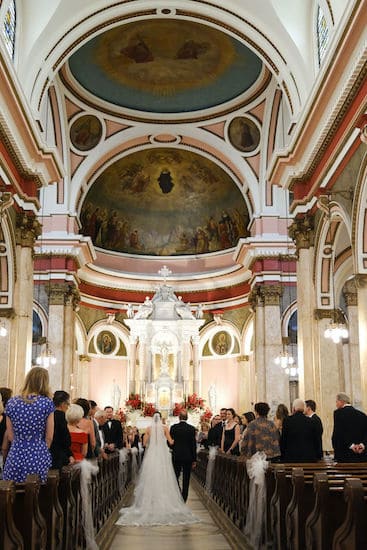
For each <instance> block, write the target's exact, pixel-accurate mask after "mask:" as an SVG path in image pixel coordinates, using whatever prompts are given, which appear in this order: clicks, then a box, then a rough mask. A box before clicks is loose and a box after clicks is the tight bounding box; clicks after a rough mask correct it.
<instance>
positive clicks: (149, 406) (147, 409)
mask: <svg viewBox="0 0 367 550" xmlns="http://www.w3.org/2000/svg"><path fill="white" fill-rule="evenodd" d="M155 412H157V409H156V408H155V406H154V405H153V403H145V405H144V408H143V415H144V416H153V414H154V413H155Z"/></svg>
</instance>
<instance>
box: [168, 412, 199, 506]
mask: <svg viewBox="0 0 367 550" xmlns="http://www.w3.org/2000/svg"><path fill="white" fill-rule="evenodd" d="M179 419H180V422H179V423H178V424H174V425H173V426H171V429H170V434H171V437H172V439H173V441H174V443H173V446H172V461H173V468H174V470H175V474H176V477H177V483H178V478H179V477H180V473H181V471H182V489H181V493H182V498H183V499H184V501H185V502H186V500H187V495H188V493H189V483H190V473H191V469H192V468H195V466H196V438H195V428H194V427H193V426H190V424H187V411H186V410H185V409H183V410H182V411H181V412H180V415H179Z"/></svg>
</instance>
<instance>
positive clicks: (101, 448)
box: [94, 410, 107, 458]
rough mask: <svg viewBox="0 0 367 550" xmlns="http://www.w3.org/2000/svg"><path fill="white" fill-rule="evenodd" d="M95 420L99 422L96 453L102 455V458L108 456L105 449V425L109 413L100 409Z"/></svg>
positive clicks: (95, 415)
mask: <svg viewBox="0 0 367 550" xmlns="http://www.w3.org/2000/svg"><path fill="white" fill-rule="evenodd" d="M94 420H95V422H96V423H97V426H98V428H97V435H96V448H95V455H96V456H101V457H102V458H107V453H106V450H105V446H106V442H105V439H104V433H103V426H104V425H105V424H106V422H107V414H106V413H105V411H101V410H98V411H96V412H95V414H94Z"/></svg>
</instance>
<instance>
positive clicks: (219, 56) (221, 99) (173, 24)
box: [69, 18, 263, 113]
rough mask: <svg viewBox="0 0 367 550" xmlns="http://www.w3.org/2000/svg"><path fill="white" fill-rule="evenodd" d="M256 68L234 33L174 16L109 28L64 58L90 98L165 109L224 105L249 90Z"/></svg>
mask: <svg viewBox="0 0 367 550" xmlns="http://www.w3.org/2000/svg"><path fill="white" fill-rule="evenodd" d="M262 67H263V64H262V61H261V59H260V58H259V57H258V56H257V55H256V54H255V53H254V52H253V51H252V50H250V49H249V48H248V47H247V46H246V45H245V44H244V43H243V42H241V41H239V40H237V39H236V38H234V37H233V36H230V35H229V34H226V33H225V32H222V31H220V30H218V29H214V28H213V27H210V26H208V25H201V24H200V23H196V22H194V21H188V20H179V19H173V18H169V19H159V18H154V19H153V18H149V19H146V20H139V21H134V22H130V23H127V24H125V25H119V26H116V27H114V28H112V29H109V30H107V31H105V32H104V33H102V34H100V35H98V36H96V37H94V38H92V39H91V40H89V41H88V42H87V43H86V44H84V45H83V46H81V47H80V48H79V49H78V50H77V51H76V52H75V53H74V54H73V55H72V56H71V57H70V59H69V68H70V71H71V73H72V75H73V76H74V78H75V79H76V80H77V81H78V82H79V84H80V85H82V86H83V87H84V88H85V89H87V90H88V91H89V92H91V93H92V94H94V95H96V96H97V97H100V98H101V99H103V100H105V101H108V102H110V103H113V104H115V105H120V106H123V107H127V108H132V109H138V110H140V111H148V112H165V113H169V112H170V113H174V112H183V111H195V110H201V109H203V108H208V107H211V106H214V105H218V104H223V103H225V102H226V101H229V100H231V99H233V98H234V97H237V96H238V95H240V94H243V93H244V92H245V91H246V90H247V89H248V88H250V87H251V86H252V85H253V84H254V83H255V82H256V80H257V79H258V78H259V76H260V74H261V71H262Z"/></svg>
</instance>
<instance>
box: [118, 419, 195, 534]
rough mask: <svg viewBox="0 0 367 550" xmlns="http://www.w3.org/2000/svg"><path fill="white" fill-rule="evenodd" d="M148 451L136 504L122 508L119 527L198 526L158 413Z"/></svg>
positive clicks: (167, 434) (148, 436) (151, 430)
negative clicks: (190, 524) (174, 467)
mask: <svg viewBox="0 0 367 550" xmlns="http://www.w3.org/2000/svg"><path fill="white" fill-rule="evenodd" d="M145 437H146V439H145V441H146V446H147V447H146V450H145V454H144V459H143V463H142V467H141V470H140V474H139V478H138V481H137V484H136V487H135V491H134V502H133V504H132V506H130V507H129V508H122V510H121V511H120V517H119V519H118V520H117V522H116V523H117V525H178V524H186V523H196V522H197V521H200V520H199V519H198V518H196V517H195V516H194V515H193V514H192V512H191V511H190V510H189V508H188V507H187V506H186V504H185V503H184V501H183V499H182V496H181V492H180V489H179V486H178V483H177V479H176V476H175V472H174V469H173V465H172V458H171V453H170V451H169V449H168V446H167V441H168V443H169V444H170V445H173V443H174V441H173V439H172V438H171V436H170V433H169V430H168V428H167V426H165V425H164V424H163V423H162V419H161V414H160V413H155V414H154V416H153V419H152V424H151V427H150V428H148V429H147V432H146V434H145Z"/></svg>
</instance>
